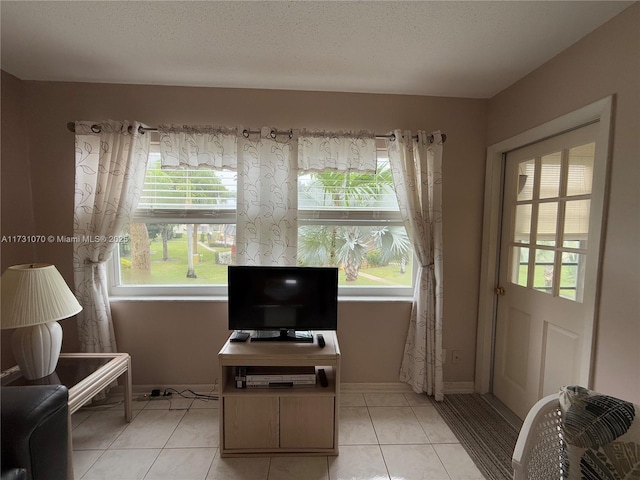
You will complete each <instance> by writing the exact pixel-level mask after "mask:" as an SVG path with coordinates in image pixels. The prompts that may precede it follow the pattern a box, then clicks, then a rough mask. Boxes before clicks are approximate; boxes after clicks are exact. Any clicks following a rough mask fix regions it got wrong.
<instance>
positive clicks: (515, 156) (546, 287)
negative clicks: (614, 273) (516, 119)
mask: <svg viewBox="0 0 640 480" xmlns="http://www.w3.org/2000/svg"><path fill="white" fill-rule="evenodd" d="M554 143H556V145H554ZM594 155H595V142H594V141H593V137H592V136H591V129H590V128H589V127H585V128H582V129H580V130H577V131H575V132H572V133H571V134H570V135H569V136H566V135H565V136H563V138H562V139H558V142H551V143H550V147H549V149H548V150H547V151H545V152H536V148H535V145H534V146H531V147H528V148H523V149H521V150H517V151H514V152H510V153H509V154H508V158H509V160H510V162H509V163H508V166H507V174H506V182H509V184H508V185H507V186H506V188H507V189H515V191H516V195H514V198H515V202H514V204H513V205H512V209H511V214H512V215H513V222H512V225H513V232H512V236H511V240H512V246H511V250H512V255H511V265H510V272H511V278H510V280H511V282H512V283H513V284H516V285H520V286H521V287H526V288H530V289H534V290H537V291H539V292H542V293H546V294H549V295H552V296H559V297H562V298H566V299H569V300H573V301H577V302H582V298H583V290H584V275H585V267H586V262H587V261H588V260H587V250H588V243H587V242H588V239H589V217H590V205H591V194H592V181H593V167H594Z"/></svg>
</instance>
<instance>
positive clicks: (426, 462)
mask: <svg viewBox="0 0 640 480" xmlns="http://www.w3.org/2000/svg"><path fill="white" fill-rule="evenodd" d="M112 400H113V399H109V401H108V402H107V403H109V402H112ZM116 400H117V399H116ZM133 403H134V411H133V420H132V422H131V423H129V424H128V423H126V422H125V420H124V415H123V407H122V405H121V404H120V405H115V406H113V407H111V408H106V407H89V408H84V409H81V410H79V411H78V412H76V413H75V414H74V415H73V417H72V427H73V448H74V452H73V468H74V473H75V478H76V480H91V479H108V480H129V479H145V480H160V479H168V480H214V479H215V480H385V479H386V480H390V479H393V480H482V479H483V478H484V477H483V476H482V474H481V473H480V472H479V471H478V469H477V467H476V466H475V465H474V463H473V461H472V460H471V458H470V457H469V455H468V454H467V453H466V451H465V450H464V448H463V447H462V446H461V445H460V443H458V441H457V439H456V438H455V436H454V435H453V433H452V432H451V430H450V429H449V427H448V426H447V425H446V424H445V423H444V421H443V420H442V418H441V417H440V416H439V414H438V412H437V411H436V410H435V408H434V407H433V406H432V405H431V403H430V401H429V399H427V398H426V397H425V396H420V395H417V394H413V393H411V394H407V393H405V394H383V393H364V394H363V393H347V394H342V395H341V408H340V455H339V456H329V457H312V456H309V457H305V456H300V457H260V458H220V455H219V451H218V446H219V430H218V402H217V401H204V400H191V399H183V398H180V397H177V396H173V397H171V399H166V398H165V397H160V398H159V399H152V400H148V399H147V400H138V401H134V402H133Z"/></svg>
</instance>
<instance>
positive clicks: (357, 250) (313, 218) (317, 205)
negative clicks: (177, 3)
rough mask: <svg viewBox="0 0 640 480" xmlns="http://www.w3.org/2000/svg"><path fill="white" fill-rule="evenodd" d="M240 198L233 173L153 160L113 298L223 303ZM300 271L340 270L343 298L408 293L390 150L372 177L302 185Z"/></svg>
mask: <svg viewBox="0 0 640 480" xmlns="http://www.w3.org/2000/svg"><path fill="white" fill-rule="evenodd" d="M236 198H237V172H235V171H232V170H212V169H197V170H190V169H175V170H174V169H162V168H161V167H160V154H159V153H158V152H157V151H156V152H152V153H150V155H149V161H148V167H147V173H146V177H145V183H144V188H143V191H142V194H141V198H140V202H139V204H138V208H137V210H136V212H135V213H134V216H133V222H132V223H131V224H130V225H128V226H127V227H126V229H125V232H124V234H125V235H126V236H128V239H129V241H128V242H123V243H122V244H121V245H120V247H119V249H118V251H117V252H115V254H114V258H113V260H112V269H111V278H112V281H111V293H112V294H113V295H133V296H135V295H176V294H179V295H224V294H225V291H226V285H227V266H228V265H232V264H235V262H236V255H235V254H236V243H235V238H236ZM298 264H299V265H310V266H321V265H332V266H338V267H339V268H340V275H339V279H340V280H339V281H340V288H341V294H343V295H369V296H371V295H375V296H395V295H407V296H410V295H411V294H412V291H413V281H414V279H413V277H414V275H413V268H412V267H413V247H412V245H411V242H410V240H409V238H408V235H407V233H406V230H405V228H404V226H403V223H402V219H401V217H400V212H399V208H398V204H397V200H396V197H395V190H394V188H393V180H392V177H391V172H390V168H389V160H388V158H387V157H386V151H382V150H380V151H379V152H378V168H377V171H376V173H375V174H362V173H336V172H330V171H328V172H314V173H305V174H301V175H300V176H299V178H298ZM185 287H188V288H185Z"/></svg>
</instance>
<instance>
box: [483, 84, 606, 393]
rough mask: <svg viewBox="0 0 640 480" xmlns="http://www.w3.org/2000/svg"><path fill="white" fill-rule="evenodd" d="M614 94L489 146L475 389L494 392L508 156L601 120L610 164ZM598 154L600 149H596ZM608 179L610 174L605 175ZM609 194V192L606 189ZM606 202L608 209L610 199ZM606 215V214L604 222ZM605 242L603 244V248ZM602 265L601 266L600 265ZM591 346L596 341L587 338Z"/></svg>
mask: <svg viewBox="0 0 640 480" xmlns="http://www.w3.org/2000/svg"><path fill="white" fill-rule="evenodd" d="M613 101H614V97H613V95H611V96H608V97H605V98H603V99H601V100H598V101H596V102H594V103H591V104H589V105H587V106H585V107H582V108H580V109H578V110H575V111H573V112H571V113H568V114H566V115H563V116H561V117H558V118H556V119H554V120H551V121H549V122H547V123H544V124H542V125H540V126H538V127H535V128H532V129H531V130H527V131H526V132H523V133H520V134H518V135H516V136H514V137H511V138H508V139H506V140H503V141H502V142H499V143H496V144H494V145H491V146H489V147H488V148H487V162H486V170H485V189H484V216H483V232H482V263H481V269H480V294H479V299H478V300H479V302H478V333H477V339H476V373H475V390H476V392H479V393H488V392H490V391H491V370H492V363H493V338H494V329H495V312H496V310H495V308H496V305H495V298H496V297H495V288H496V285H497V283H496V282H497V278H498V254H499V251H498V250H499V243H500V242H499V240H500V222H501V216H500V210H501V204H502V189H503V185H502V183H503V180H502V179H503V167H504V155H505V154H506V153H507V152H509V151H512V150H515V149H516V148H520V147H523V146H525V145H528V144H531V143H534V142H538V141H540V140H543V139H545V138H548V137H551V136H554V135H557V134H559V133H562V132H565V131H568V130H572V129H574V128H577V127H579V126H581V125H584V124H586V123H590V122H593V121H599V122H600V127H601V128H599V130H598V138H597V143H596V145H597V147H596V148H598V149H604V150H603V157H601V158H607V161H606V162H603V163H604V164H605V165H604V166H603V167H604V168H607V166H608V164H609V161H608V159H609V154H610V132H611V117H612V113H613ZM596 153H597V152H596ZM605 178H608V174H605ZM605 193H606V192H605ZM604 198H605V204H604V205H603V208H604V211H606V198H607V195H606V194H605V196H604ZM604 217H605V216H604V215H602V218H603V221H604ZM603 245H604V242H602V243H601V245H600V250H602V246H603ZM600 257H601V255H600ZM598 267H599V265H598ZM593 308H594V314H595V309H596V308H597V298H596V299H595V301H594V305H593ZM586 340H587V341H586V342H585V343H587V345H588V348H591V345H592V342H593V332H591V338H588V339H586ZM585 368H586V371H585V378H588V382H585V383H587V385H585V386H586V387H591V382H592V365H588V366H586V367H585Z"/></svg>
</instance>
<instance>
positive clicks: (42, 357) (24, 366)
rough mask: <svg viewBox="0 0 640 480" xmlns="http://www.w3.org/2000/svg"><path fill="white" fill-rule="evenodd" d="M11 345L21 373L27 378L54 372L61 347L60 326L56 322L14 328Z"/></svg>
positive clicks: (36, 377)
mask: <svg viewBox="0 0 640 480" xmlns="http://www.w3.org/2000/svg"><path fill="white" fill-rule="evenodd" d="M11 347H12V348H13V355H14V357H15V359H16V363H17V364H18V366H19V367H20V371H21V372H22V375H23V376H24V377H25V378H26V379H28V380H36V379H38V378H42V377H46V376H47V375H50V374H52V373H53V372H54V370H55V369H56V366H57V365H58V357H59V356H60V349H61V348H62V327H61V326H60V324H59V323H58V322H49V323H43V324H40V325H32V326H30V327H22V328H18V329H16V331H15V332H14V334H13V336H12V337H11Z"/></svg>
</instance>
